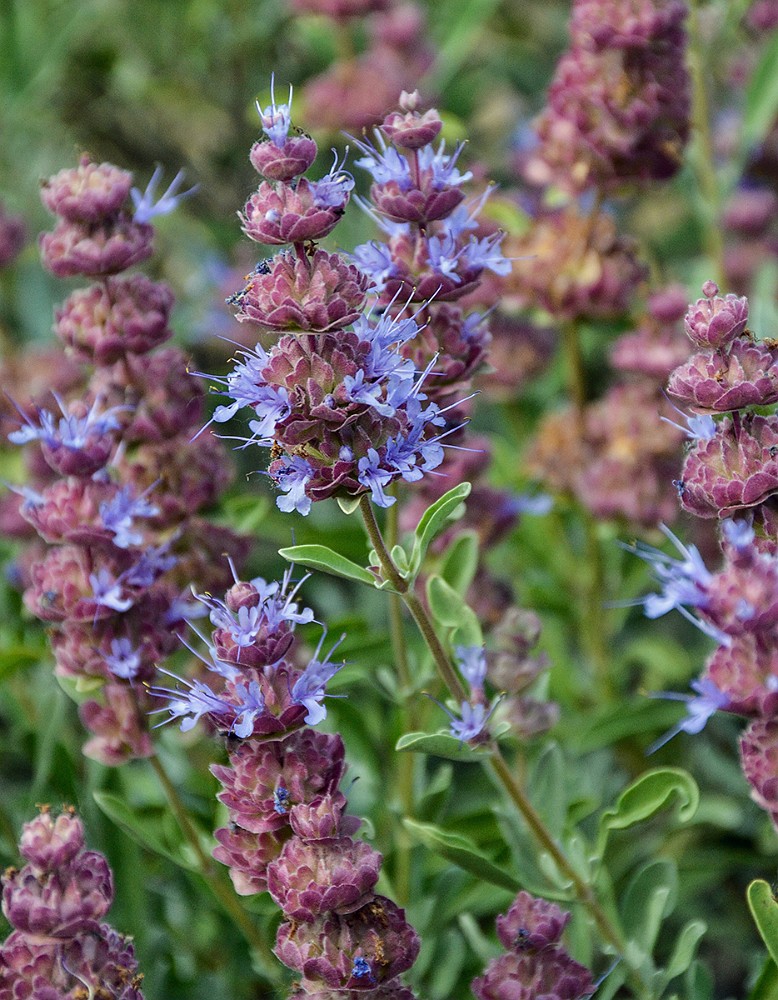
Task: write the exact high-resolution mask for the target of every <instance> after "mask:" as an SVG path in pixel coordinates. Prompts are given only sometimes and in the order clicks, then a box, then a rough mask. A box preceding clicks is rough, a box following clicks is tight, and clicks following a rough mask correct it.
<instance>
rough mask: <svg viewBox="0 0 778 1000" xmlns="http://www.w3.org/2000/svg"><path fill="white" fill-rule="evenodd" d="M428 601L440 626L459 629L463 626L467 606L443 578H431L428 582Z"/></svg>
mask: <svg viewBox="0 0 778 1000" xmlns="http://www.w3.org/2000/svg"><path fill="white" fill-rule="evenodd" d="M427 600H428V602H429V606H430V611H431V612H432V617H433V618H434V619H435V621H436V622H438V623H439V624H440V625H444V626H446V627H447V628H457V626H459V625H461V624H462V617H463V615H464V612H465V608H466V607H467V605H466V604H465V602H464V601H463V600H462V598H461V597H460V596H459V594H458V593H457V592H456V591H455V590H454V588H453V587H452V586H450V585H449V584H448V583H446V581H445V580H444V579H443V577H442V576H431V577H429V579H428V580H427Z"/></svg>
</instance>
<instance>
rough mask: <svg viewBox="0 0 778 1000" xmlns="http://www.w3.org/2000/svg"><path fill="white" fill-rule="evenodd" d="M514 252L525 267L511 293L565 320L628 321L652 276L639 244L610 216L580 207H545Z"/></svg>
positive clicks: (509, 287) (511, 282)
mask: <svg viewBox="0 0 778 1000" xmlns="http://www.w3.org/2000/svg"><path fill="white" fill-rule="evenodd" d="M510 248H511V251H512V252H513V253H515V255H516V256H517V257H520V258H521V267H517V268H516V269H515V270H514V272H513V276H512V277H511V278H510V279H509V280H508V281H507V283H506V288H507V291H509V292H510V293H512V294H514V295H516V296H517V298H518V300H519V302H521V303H522V304H523V305H526V306H533V307H537V306H540V307H542V308H543V309H544V310H546V312H548V313H550V314H551V316H553V317H554V319H556V320H559V321H569V320H572V319H575V318H579V317H580V318H597V319H611V318H614V317H617V316H622V315H623V314H624V313H625V312H627V310H628V309H629V307H630V305H631V303H632V301H633V300H634V298H635V293H636V291H637V289H638V287H639V286H640V284H641V283H642V282H643V281H644V280H645V278H646V276H647V273H648V272H647V269H646V267H645V265H644V264H643V263H642V262H641V261H640V260H639V259H638V256H637V244H636V243H635V241H634V240H633V239H631V238H629V237H626V236H620V235H619V233H618V231H617V229H616V224H615V222H614V221H613V219H612V218H611V216H610V215H608V214H606V213H603V212H599V213H596V214H595V215H594V216H591V215H588V214H586V213H585V212H584V211H582V210H581V208H580V207H579V206H578V205H577V204H576V203H575V202H570V203H569V204H567V205H563V206H546V205H541V206H539V207H538V208H537V209H536V210H535V211H534V217H533V219H532V226H531V227H530V229H529V230H528V231H527V232H526V233H525V234H524V235H522V236H520V237H518V238H514V239H512V241H511V244H510Z"/></svg>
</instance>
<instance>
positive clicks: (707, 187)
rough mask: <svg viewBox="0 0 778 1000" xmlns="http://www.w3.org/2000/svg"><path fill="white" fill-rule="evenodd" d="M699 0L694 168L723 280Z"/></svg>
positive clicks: (693, 14) (694, 21) (693, 50)
mask: <svg viewBox="0 0 778 1000" xmlns="http://www.w3.org/2000/svg"><path fill="white" fill-rule="evenodd" d="M698 6H699V0H692V2H691V4H690V5H689V73H690V75H691V78H692V128H693V130H694V134H695V135H696V137H697V143H696V149H695V156H694V157H693V161H692V162H693V166H694V172H695V174H696V175H697V184H698V187H699V191H700V194H701V195H702V200H703V202H704V205H703V211H702V215H703V223H704V240H705V250H706V252H707V254H708V256H709V257H710V259H711V262H712V265H713V267H714V269H715V272H716V273H715V275H714V277H715V280H716V282H717V283H718V284H720V285H723V283H724V240H723V237H722V233H721V229H720V227H719V221H720V218H721V191H720V188H719V181H718V177H717V175H716V167H715V160H714V154H713V137H712V134H711V128H710V107H709V102H708V89H707V86H706V79H705V59H704V57H703V46H702V37H701V33H700V18H699V11H698Z"/></svg>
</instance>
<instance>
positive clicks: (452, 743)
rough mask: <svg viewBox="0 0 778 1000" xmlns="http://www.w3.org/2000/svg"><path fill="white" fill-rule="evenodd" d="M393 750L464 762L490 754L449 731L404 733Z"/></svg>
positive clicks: (475, 760) (479, 761) (474, 762)
mask: <svg viewBox="0 0 778 1000" xmlns="http://www.w3.org/2000/svg"><path fill="white" fill-rule="evenodd" d="M395 750H399V751H406V752H410V753H426V754H429V755H430V756H431V757H445V758H446V759H447V760H458V761H461V762H464V763H466V764H478V763H481V762H482V761H484V760H485V759H486V758H487V757H489V756H490V755H491V754H490V751H489V750H476V749H473V748H472V747H469V746H468V745H467V743H462V742H461V741H460V740H458V739H457V738H456V736H451V735H450V734H449V733H406V734H405V735H404V736H401V737H400V738H399V740H398V741H397V743H396V745H395Z"/></svg>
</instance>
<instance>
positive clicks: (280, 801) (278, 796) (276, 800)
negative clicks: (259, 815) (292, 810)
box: [273, 785, 291, 816]
mask: <svg viewBox="0 0 778 1000" xmlns="http://www.w3.org/2000/svg"><path fill="white" fill-rule="evenodd" d="M290 798H291V796H290V794H289V789H288V788H284V787H283V785H282V786H280V787H279V788H276V790H275V791H274V792H273V810H274V811H275V812H277V813H278V815H279V816H285V815H286V814H287V813H288V812H289V800H290Z"/></svg>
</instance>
